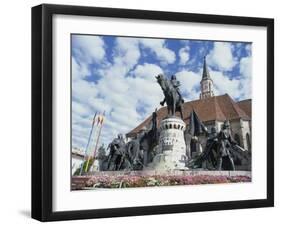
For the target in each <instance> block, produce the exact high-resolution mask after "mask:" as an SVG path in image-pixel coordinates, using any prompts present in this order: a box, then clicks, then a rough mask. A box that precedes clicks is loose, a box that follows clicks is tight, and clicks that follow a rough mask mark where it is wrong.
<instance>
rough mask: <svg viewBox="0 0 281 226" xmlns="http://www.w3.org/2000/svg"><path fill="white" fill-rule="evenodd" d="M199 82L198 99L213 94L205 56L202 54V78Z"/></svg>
mask: <svg viewBox="0 0 281 226" xmlns="http://www.w3.org/2000/svg"><path fill="white" fill-rule="evenodd" d="M200 84H201V93H200V99H205V98H208V97H212V96H214V91H213V80H212V79H211V76H210V73H209V70H208V66H207V63H206V56H204V63H203V73H202V80H201V82H200Z"/></svg>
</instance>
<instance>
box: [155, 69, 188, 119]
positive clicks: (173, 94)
mask: <svg viewBox="0 0 281 226" xmlns="http://www.w3.org/2000/svg"><path fill="white" fill-rule="evenodd" d="M155 78H156V79H157V82H158V84H159V85H160V87H161V89H162V91H163V93H164V96H165V98H164V100H163V101H161V102H160V104H161V105H162V106H163V105H164V104H165V102H166V103H167V110H168V115H169V116H175V113H176V111H179V112H180V115H181V118H182V119H183V113H182V104H183V102H184V101H183V99H182V98H181V97H180V95H179V94H178V92H177V90H176V89H175V88H174V86H173V84H172V83H171V81H170V80H168V79H167V78H165V77H164V75H163V74H159V75H158V76H156V77H155Z"/></svg>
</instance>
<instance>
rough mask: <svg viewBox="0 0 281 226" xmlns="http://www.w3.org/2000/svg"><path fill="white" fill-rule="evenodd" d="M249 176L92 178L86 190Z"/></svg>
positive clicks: (223, 180)
mask: <svg viewBox="0 0 281 226" xmlns="http://www.w3.org/2000/svg"><path fill="white" fill-rule="evenodd" d="M250 181H251V178H250V177H248V176H212V175H195V176H191V175H188V176H187V175H174V176H170V175H169V176H162V175H161V176H160V175H155V176H126V175H122V176H105V175H103V176H92V177H91V178H90V179H88V180H87V181H86V183H85V187H86V188H129V187H154V186H173V185H196V184H222V183H239V182H250Z"/></svg>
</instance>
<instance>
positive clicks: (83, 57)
mask: <svg viewBox="0 0 281 226" xmlns="http://www.w3.org/2000/svg"><path fill="white" fill-rule="evenodd" d="M72 45H73V46H72V48H73V51H74V53H75V54H76V56H77V57H78V58H79V59H80V60H79V61H81V62H84V63H93V62H100V61H101V60H103V58H104V56H105V50H104V48H105V45H104V42H103V40H102V38H100V37H98V36H91V35H73V36H72Z"/></svg>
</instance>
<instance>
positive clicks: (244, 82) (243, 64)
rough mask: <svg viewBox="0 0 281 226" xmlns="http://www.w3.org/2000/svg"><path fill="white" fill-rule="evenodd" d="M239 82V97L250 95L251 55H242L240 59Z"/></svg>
mask: <svg viewBox="0 0 281 226" xmlns="http://www.w3.org/2000/svg"><path fill="white" fill-rule="evenodd" d="M240 74H241V78H240V83H241V90H242V94H241V99H248V98H251V97H252V57H243V58H241V59H240Z"/></svg>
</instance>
